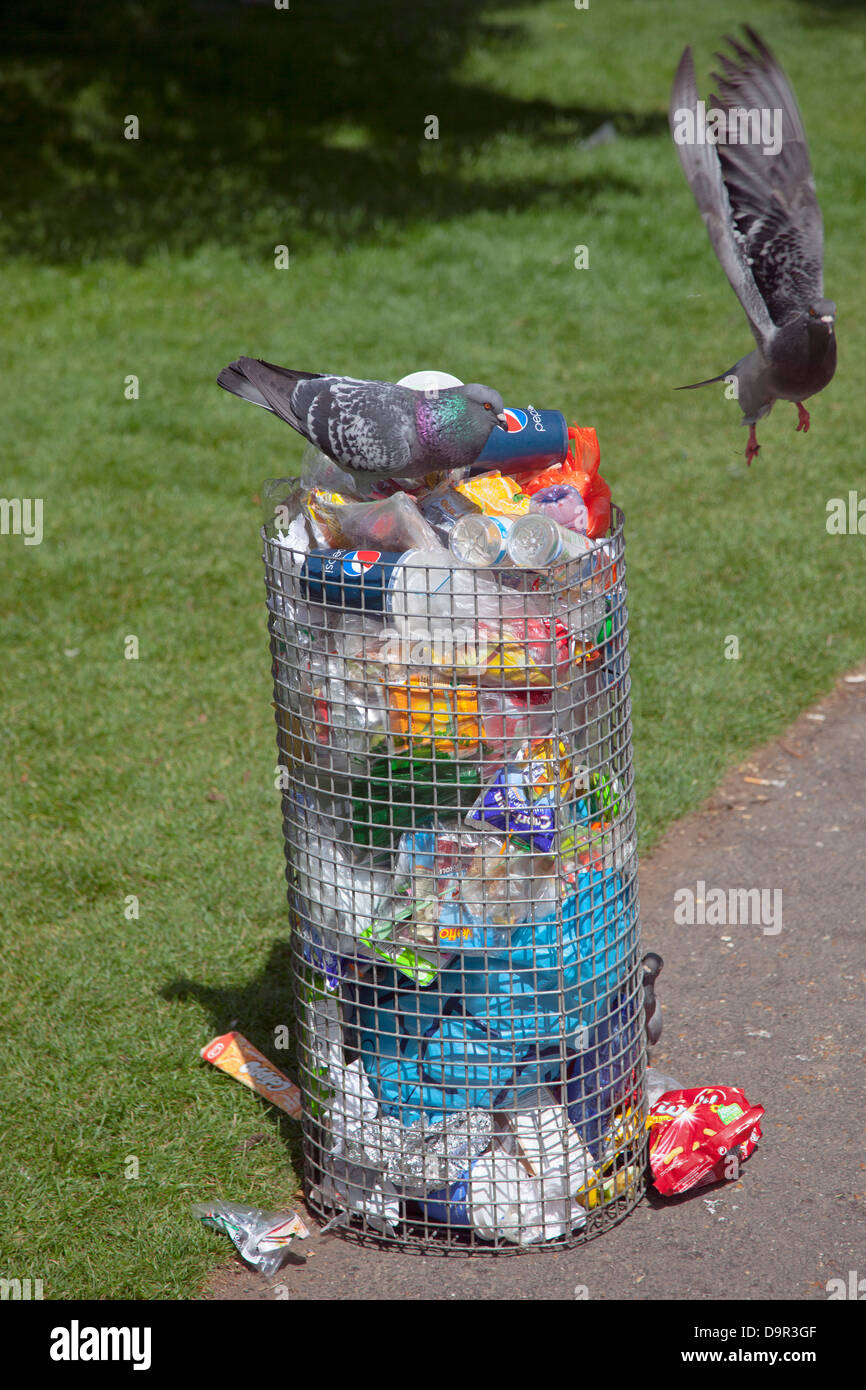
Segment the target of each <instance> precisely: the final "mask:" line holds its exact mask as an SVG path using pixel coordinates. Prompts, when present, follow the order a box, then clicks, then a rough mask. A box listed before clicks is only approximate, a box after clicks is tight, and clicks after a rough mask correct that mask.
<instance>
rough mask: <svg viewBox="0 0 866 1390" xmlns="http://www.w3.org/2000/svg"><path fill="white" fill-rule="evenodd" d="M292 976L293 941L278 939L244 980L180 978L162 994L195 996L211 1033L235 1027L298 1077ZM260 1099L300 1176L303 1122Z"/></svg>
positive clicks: (167, 996) (171, 997)
mask: <svg viewBox="0 0 866 1390" xmlns="http://www.w3.org/2000/svg"><path fill="white" fill-rule="evenodd" d="M292 979H293V977H292V948H291V944H290V942H289V941H277V942H274V944H273V946H272V947H271V949H270V952H269V953H268V958H267V960H266V961H265V963H264V965H263V966H262V968H261V970H260V971H259V973H258V974H257V975H255V976H253V978H252V979H251V980H249V981H248V982H247V983H246V984H236V985H228V986H225V987H224V988H217V987H215V986H212V985H204V984H199V983H198V982H197V981H195V980H189V979H185V978H181V979H178V980H172V981H171V982H170V983H169V984H167V985H166V986H165V987H164V988H163V989H162V990H160V997H161V998H163V999H166V1000H169V1001H173V1000H188V999H194V1000H195V1001H196V1003H198V1004H200V1005H201V1007H202V1008H203V1009H206V1010H207V1012H208V1013H209V1015H210V1020H211V1030H212V1036H213V1037H218V1036H219V1035H221V1034H223V1033H229V1032H233V1031H237V1032H238V1033H243V1035H244V1037H245V1038H248V1039H249V1041H250V1042H251V1043H252V1044H253V1045H254V1046H255V1047H257V1048H258V1049H259V1051H260V1052H262V1053H264V1055H265V1056H266V1057H268V1058H269V1059H270V1061H272V1062H273V1063H274V1066H276V1067H277V1068H278V1069H279V1070H280V1071H282V1072H286V1073H287V1074H288V1075H290V1076H292V1077H293V1078H294V1076H295V1062H296V1055H297V1054H296V1046H295V1035H294V1017H295V1005H294V990H293V983H292ZM280 1025H288V1028H289V1037H290V1044H289V1047H288V1048H286V1049H285V1050H282V1049H277V1048H276V1047H275V1046H274V1034H275V1029H276V1028H277V1027H278V1026H280ZM202 1065H206V1064H205V1063H203V1064H202ZM262 1103H263V1104H264V1105H266V1106H267V1112H268V1115H269V1118H270V1119H271V1120H272V1121H273V1122H274V1124H275V1127H276V1129H277V1132H278V1134H279V1136H280V1139H281V1140H282V1141H283V1143H284V1144H285V1146H286V1148H287V1149H288V1151H289V1156H290V1158H291V1161H292V1166H293V1168H294V1170H295V1172H296V1173H297V1174H300V1173H301V1172H302V1171H303V1166H304V1162H303V1153H302V1149H301V1127H300V1124H299V1123H298V1121H297V1120H293V1119H291V1118H290V1117H289V1116H288V1115H286V1114H285V1113H284V1112H283V1111H282V1110H279V1109H278V1108H277V1107H276V1106H274V1105H270V1104H269V1103H268V1102H266V1101H263V1102H262Z"/></svg>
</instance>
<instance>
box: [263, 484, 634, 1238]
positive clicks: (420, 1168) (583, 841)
mask: <svg viewBox="0 0 866 1390" xmlns="http://www.w3.org/2000/svg"><path fill="white" fill-rule="evenodd" d="M262 534H263V539H264V561H265V570H266V585H267V596H268V608H269V627H270V638H271V655H272V669H273V676H274V703H275V709H276V718H277V731H278V747H279V766H280V770H281V786H282V808H283V824H284V832H285V849H286V876H287V881H288V896H289V910H290V920H291V929H292V948H293V961H294V982H295V991H296V1001H295V1002H296V1017H297V1028H298V1069H299V1080H300V1086H301V1090H302V1092H303V1096H304V1117H303V1130H304V1155H305V1174H304V1179H305V1191H306V1196H307V1201H308V1204H309V1206H310V1207H311V1209H312V1210H313V1212H314V1213H315V1214H316V1215H318V1216H319V1217H321V1218H322V1219H324V1220H325V1221H331V1222H333V1223H334V1225H336V1226H342V1227H343V1228H344V1229H345V1230H346V1232H347V1233H348V1232H351V1233H352V1234H354V1235H355V1236H356V1237H358V1238H360V1239H366V1240H373V1241H392V1242H393V1241H394V1240H396V1241H398V1242H399V1243H400V1244H401V1245H403V1246H404V1247H406V1248H413V1247H414V1248H420V1249H423V1250H426V1251H428V1252H429V1251H439V1252H443V1253H447V1252H452V1251H458V1250H464V1251H465V1250H467V1249H472V1248H477V1249H485V1250H497V1249H510V1250H519V1249H521V1248H526V1247H532V1248H537V1247H539V1246H553V1247H558V1248H561V1247H562V1246H563V1244H575V1243H578V1242H581V1241H584V1240H586V1239H588V1238H590V1237H591V1236H593V1235H596V1234H598V1233H599V1232H600V1231H603V1230H604V1229H606V1228H607V1227H608V1226H610V1225H612V1224H614V1223H615V1222H616V1221H618V1220H619V1219H620V1218H621V1217H623V1216H624V1215H626V1214H627V1212H629V1211H630V1210H631V1209H632V1208H633V1207H634V1205H635V1204H636V1203H637V1202H638V1200H639V1199H640V1197H641V1195H642V1192H643V1181H644V1177H643V1175H644V1167H645V1134H644V1114H645V1112H644V1106H643V1087H644V1072H645V1060H646V1059H645V1035H644V1017H643V1014H644V1009H643V994H642V982H641V962H640V950H639V921H638V895H637V850H636V840H635V813H634V788H633V775H632V746H631V721H630V700H629V689H630V683H629V666H628V647H627V638H628V633H627V609H626V575H625V551H624V541H623V516H622V513H621V511H620V510H619V509H618V508H613V511H612V522H611V527H610V528H609V530H608V533H607V535H606V536H605V537H604V538H603V539H602V540H600V541H596V542H595V543H592V544H590V545H588V546H587V550H586V553H585V554H583V555H581V556H580V557H579V558H576V559H571V560H569V561H568V562H566V563H565V564H560V565H558V566H552V567H547V568H546V569H544V570H538V571H529V570H525V569H516V568H513V567H512V568H507V567H497V568H488V569H471V568H465V567H462V566H460V565H458V564H457V562H456V561H455V560H454V559H453V557H451V556H450V554H449V552H448V551H445V550H439V551H429V552H422V551H414V552H408V553H407V554H403V555H392V554H380V553H379V552H377V551H319V552H313V553H309V554H307V553H304V552H303V551H301V550H298V549H296V548H294V546H293V543H292V540H293V538H292V536H291V535H290V534H284V533H282V532H280V531H275V529H274V527H273V526H269V527H266V528H265V530H264V531H263V533H262Z"/></svg>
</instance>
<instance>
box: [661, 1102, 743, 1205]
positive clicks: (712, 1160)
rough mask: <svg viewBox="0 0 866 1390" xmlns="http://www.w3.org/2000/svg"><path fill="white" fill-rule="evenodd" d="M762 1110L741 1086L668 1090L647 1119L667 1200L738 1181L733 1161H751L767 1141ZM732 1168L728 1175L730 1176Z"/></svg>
mask: <svg viewBox="0 0 866 1390" xmlns="http://www.w3.org/2000/svg"><path fill="white" fill-rule="evenodd" d="M763 1113H764V1107H763V1106H762V1105H750V1104H749V1102H748V1101H747V1100H746V1097H745V1094H744V1093H743V1092H742V1091H740V1090H738V1089H737V1087H736V1086H701V1087H699V1088H698V1089H697V1090H693V1091H666V1092H665V1094H664V1095H663V1096H660V1097H659V1099H658V1100H657V1101H656V1103H655V1105H654V1106H653V1107H652V1109H651V1110H650V1112H649V1115H648V1116H647V1122H646V1123H647V1129H648V1130H649V1158H650V1168H651V1169H652V1176H653V1182H654V1184H655V1186H656V1189H657V1191H659V1192H661V1193H662V1195H663V1196H668V1197H669V1196H673V1195H674V1194H675V1193H678V1192H687V1191H688V1190H689V1188H692V1187H706V1186H707V1184H708V1183H714V1182H721V1181H722V1180H723V1179H725V1178H728V1177H731V1176H733V1174H732V1173H731V1171H730V1169H729V1166H728V1163H727V1161H726V1160H727V1159H728V1155H729V1154H731V1153H735V1154H738V1155H739V1158H740V1160H741V1161H742V1160H745V1159H747V1158H748V1157H749V1155H750V1154H752V1153H754V1151H755V1149H756V1147H757V1144H758V1140H759V1139H760V1137H761V1126H760V1123H759V1122H760V1119H761V1116H762V1115H763ZM726 1169H727V1170H728V1171H726Z"/></svg>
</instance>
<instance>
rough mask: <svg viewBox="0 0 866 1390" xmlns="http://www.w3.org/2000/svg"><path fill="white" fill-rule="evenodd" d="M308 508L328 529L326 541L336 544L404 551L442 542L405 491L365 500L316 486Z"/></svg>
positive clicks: (428, 547)
mask: <svg viewBox="0 0 866 1390" xmlns="http://www.w3.org/2000/svg"><path fill="white" fill-rule="evenodd" d="M305 511H306V512H307V514H308V515H310V516H311V517H312V518H313V519H314V520H315V521H316V522H318V524H319V526H320V527H321V529H322V530H323V531H324V534H325V544H326V545H327V546H331V547H334V548H337V547H340V546H360V547H363V548H364V549H370V550H381V551H396V552H401V551H404V550H433V549H436V547H437V546H438V545H439V538H438V536H437V534H436V532H435V531H434V530H433V527H432V526H431V525H430V523H429V522H427V521H425V519H424V517H423V516H422V514H421V512H420V511H419V509H418V504H417V503H416V502H415V500H414V498H412V497H410V496H409V495H408V494H407V493H405V492H395V493H394V494H393V495H392V496H391V497H385V498H381V499H380V500H378V501H372V502H363V501H359V500H357V499H355V498H350V497H344V496H343V495H342V494H341V493H339V492H327V491H325V490H324V489H323V488H313V489H312V491H311V492H310V493H309V495H308V496H307V498H306V502H305Z"/></svg>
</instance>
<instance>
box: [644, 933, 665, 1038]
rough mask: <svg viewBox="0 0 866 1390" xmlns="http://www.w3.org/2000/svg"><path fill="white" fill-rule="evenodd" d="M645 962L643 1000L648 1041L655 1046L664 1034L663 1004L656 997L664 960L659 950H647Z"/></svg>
mask: <svg viewBox="0 0 866 1390" xmlns="http://www.w3.org/2000/svg"><path fill="white" fill-rule="evenodd" d="M642 964H643V1001H644V1014H645V1017H646V1035H647V1041H648V1042H649V1043H650V1044H651V1045H652V1046H654V1045H655V1044H656V1043H657V1042H658V1040H659V1038H660V1037H661V1035H662V1006H661V1004H660V1003H659V1001H658V999H657V998H656V990H655V985H656V980H657V979H658V977H659V975H660V974H661V969H662V966H663V965H664V961H663V960H662V958H661V956H660V955H659V954H658V952H657V951H647V953H646V955H645V956H644V958H643V961H642Z"/></svg>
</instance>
